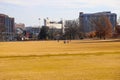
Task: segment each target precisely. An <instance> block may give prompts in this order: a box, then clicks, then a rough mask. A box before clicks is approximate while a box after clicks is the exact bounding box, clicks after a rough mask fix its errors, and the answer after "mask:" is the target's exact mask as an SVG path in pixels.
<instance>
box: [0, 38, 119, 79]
mask: <svg viewBox="0 0 120 80" xmlns="http://www.w3.org/2000/svg"><path fill="white" fill-rule="evenodd" d="M0 80H120V41H119V40H117V41H113V40H112V41H100V40H83V41H79V40H76V41H71V42H70V43H69V44H64V43H63V41H60V42H59V43H58V42H57V41H34V42H33V41H29V42H0Z"/></svg>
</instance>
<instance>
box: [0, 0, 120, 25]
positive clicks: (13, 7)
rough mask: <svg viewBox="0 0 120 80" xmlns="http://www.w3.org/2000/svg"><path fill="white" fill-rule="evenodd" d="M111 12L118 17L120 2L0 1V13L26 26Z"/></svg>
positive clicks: (102, 0)
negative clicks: (80, 15)
mask: <svg viewBox="0 0 120 80" xmlns="http://www.w3.org/2000/svg"><path fill="white" fill-rule="evenodd" d="M101 11H111V12H113V13H117V15H118V16H120V0H0V13H3V14H7V15H9V16H10V17H14V18H15V22H17V23H25V25H26V26H34V25H36V26H37V25H39V24H40V22H39V20H38V18H41V24H43V19H44V18H46V17H49V18H50V19H52V20H60V19H61V18H63V19H65V20H69V19H76V18H78V17H79V12H85V13H94V12H101Z"/></svg>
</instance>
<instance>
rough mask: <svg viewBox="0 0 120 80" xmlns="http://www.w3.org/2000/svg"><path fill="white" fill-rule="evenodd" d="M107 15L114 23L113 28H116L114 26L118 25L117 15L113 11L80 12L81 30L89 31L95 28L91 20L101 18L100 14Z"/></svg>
mask: <svg viewBox="0 0 120 80" xmlns="http://www.w3.org/2000/svg"><path fill="white" fill-rule="evenodd" d="M102 15H104V16H107V17H108V18H109V19H110V22H111V24H112V26H113V27H112V29H113V30H114V27H115V26H116V22H117V15H116V14H115V13H111V12H98V13H83V12H80V14H79V21H80V27H81V31H82V32H83V33H88V32H91V31H93V30H94V27H93V25H91V22H90V20H91V19H95V18H99V17H100V16H102Z"/></svg>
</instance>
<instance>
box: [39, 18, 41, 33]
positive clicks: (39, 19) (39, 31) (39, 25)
mask: <svg viewBox="0 0 120 80" xmlns="http://www.w3.org/2000/svg"><path fill="white" fill-rule="evenodd" d="M38 20H39V32H40V20H41V19H40V18H38Z"/></svg>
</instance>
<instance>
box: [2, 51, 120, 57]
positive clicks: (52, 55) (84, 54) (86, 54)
mask: <svg viewBox="0 0 120 80" xmlns="http://www.w3.org/2000/svg"><path fill="white" fill-rule="evenodd" d="M107 54H120V52H97V53H77V54H67V53H65V54H46V55H25V56H22V55H18V56H0V58H34V57H54V56H57V57H61V56H90V55H93V56H102V55H107Z"/></svg>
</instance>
